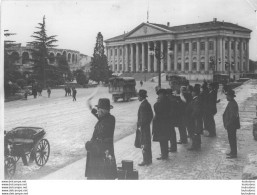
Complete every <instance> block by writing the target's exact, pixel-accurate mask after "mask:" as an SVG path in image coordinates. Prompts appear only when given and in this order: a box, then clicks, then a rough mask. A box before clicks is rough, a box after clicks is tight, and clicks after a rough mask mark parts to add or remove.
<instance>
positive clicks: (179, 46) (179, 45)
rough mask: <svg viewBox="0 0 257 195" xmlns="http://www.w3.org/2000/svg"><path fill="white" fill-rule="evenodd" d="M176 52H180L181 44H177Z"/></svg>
mask: <svg viewBox="0 0 257 195" xmlns="http://www.w3.org/2000/svg"><path fill="white" fill-rule="evenodd" d="M178 52H181V43H179V44H178Z"/></svg>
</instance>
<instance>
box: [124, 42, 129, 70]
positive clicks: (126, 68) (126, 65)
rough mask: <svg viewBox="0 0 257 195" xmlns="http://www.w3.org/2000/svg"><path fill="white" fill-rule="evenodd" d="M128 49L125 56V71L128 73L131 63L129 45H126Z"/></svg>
mask: <svg viewBox="0 0 257 195" xmlns="http://www.w3.org/2000/svg"><path fill="white" fill-rule="evenodd" d="M125 47H126V55H125V71H126V72H128V64H129V63H128V62H129V56H128V50H129V45H125Z"/></svg>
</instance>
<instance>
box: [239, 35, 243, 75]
mask: <svg viewBox="0 0 257 195" xmlns="http://www.w3.org/2000/svg"><path fill="white" fill-rule="evenodd" d="M240 44H241V47H240V49H241V51H240V67H241V71H243V70H244V69H243V68H244V40H243V39H241V41H240Z"/></svg>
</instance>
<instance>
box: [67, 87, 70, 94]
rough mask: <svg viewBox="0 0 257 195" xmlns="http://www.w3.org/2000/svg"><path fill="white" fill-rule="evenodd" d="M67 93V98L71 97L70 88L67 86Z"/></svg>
mask: <svg viewBox="0 0 257 195" xmlns="http://www.w3.org/2000/svg"><path fill="white" fill-rule="evenodd" d="M67 92H68V96H71V88H70V87H69V86H68V89H67Z"/></svg>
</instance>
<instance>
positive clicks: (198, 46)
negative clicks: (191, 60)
mask: <svg viewBox="0 0 257 195" xmlns="http://www.w3.org/2000/svg"><path fill="white" fill-rule="evenodd" d="M196 55H197V65H196V70H197V71H200V62H201V58H200V55H201V53H200V39H197V54H196Z"/></svg>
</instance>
